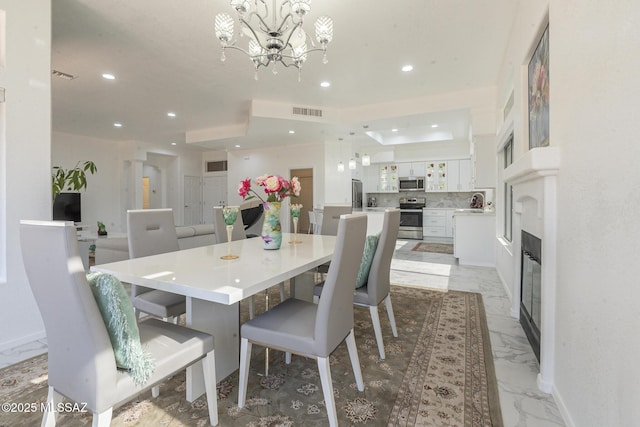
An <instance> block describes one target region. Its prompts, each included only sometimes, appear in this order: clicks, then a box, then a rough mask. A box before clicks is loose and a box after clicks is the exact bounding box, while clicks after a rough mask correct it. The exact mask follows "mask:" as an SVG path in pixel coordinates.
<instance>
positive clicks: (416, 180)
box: [400, 176, 424, 191]
mask: <svg viewBox="0 0 640 427" xmlns="http://www.w3.org/2000/svg"><path fill="white" fill-rule="evenodd" d="M400 191H424V178H423V177H416V176H409V177H401V178H400Z"/></svg>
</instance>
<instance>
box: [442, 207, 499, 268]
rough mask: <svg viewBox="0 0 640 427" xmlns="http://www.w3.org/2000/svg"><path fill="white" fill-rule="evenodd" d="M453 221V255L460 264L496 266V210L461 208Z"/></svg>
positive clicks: (454, 215) (456, 212) (455, 213)
mask: <svg viewBox="0 0 640 427" xmlns="http://www.w3.org/2000/svg"><path fill="white" fill-rule="evenodd" d="M453 222H454V227H453V230H454V237H453V256H454V257H456V258H458V262H459V263H460V265H477V266H482V267H495V265H496V255H495V251H496V249H495V239H496V214H495V212H486V211H476V210H471V209H460V210H456V211H455V212H454V214H453Z"/></svg>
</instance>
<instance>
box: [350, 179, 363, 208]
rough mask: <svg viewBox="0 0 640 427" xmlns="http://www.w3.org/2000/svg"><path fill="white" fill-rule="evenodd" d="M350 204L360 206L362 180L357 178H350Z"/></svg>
mask: <svg viewBox="0 0 640 427" xmlns="http://www.w3.org/2000/svg"><path fill="white" fill-rule="evenodd" d="M351 206H352V207H353V208H354V209H355V208H362V181H360V180H359V179H352V180H351Z"/></svg>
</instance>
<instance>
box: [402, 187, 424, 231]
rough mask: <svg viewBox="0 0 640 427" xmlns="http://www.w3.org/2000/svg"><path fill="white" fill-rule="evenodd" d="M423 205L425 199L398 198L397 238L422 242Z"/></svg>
mask: <svg viewBox="0 0 640 427" xmlns="http://www.w3.org/2000/svg"><path fill="white" fill-rule="evenodd" d="M425 204H426V199H425V198H404V197H403V198H400V229H399V231H398V237H399V238H403V239H419V240H422V208H424V206H425Z"/></svg>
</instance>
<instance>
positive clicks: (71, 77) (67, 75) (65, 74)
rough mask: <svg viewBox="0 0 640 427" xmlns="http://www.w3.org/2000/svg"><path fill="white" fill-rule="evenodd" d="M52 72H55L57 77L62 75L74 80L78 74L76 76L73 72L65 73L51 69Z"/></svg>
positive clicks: (66, 78)
mask: <svg viewBox="0 0 640 427" xmlns="http://www.w3.org/2000/svg"><path fill="white" fill-rule="evenodd" d="M51 74H53V75H54V76H56V77H60V78H61V79H65V80H73V79H75V78H76V76H74V75H72V74H68V73H63V72H62V71H58V70H53V71H51Z"/></svg>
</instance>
